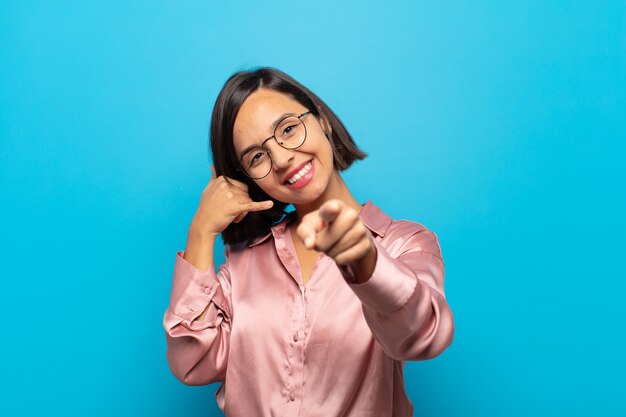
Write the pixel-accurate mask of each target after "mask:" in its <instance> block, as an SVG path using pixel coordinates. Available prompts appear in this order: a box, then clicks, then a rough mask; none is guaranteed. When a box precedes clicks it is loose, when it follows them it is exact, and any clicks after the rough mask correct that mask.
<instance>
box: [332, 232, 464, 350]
mask: <svg viewBox="0 0 626 417" xmlns="http://www.w3.org/2000/svg"><path fill="white" fill-rule="evenodd" d="M407 227H408V226H407ZM374 243H375V245H376V252H377V255H376V265H375V267H374V272H373V273H372V276H371V277H369V279H367V280H366V281H365V282H364V283H360V284H359V283H353V282H355V281H354V280H355V278H356V277H355V275H354V273H353V272H352V271H351V270H350V269H349V268H345V269H344V268H340V270H341V272H342V274H343V275H344V277H345V278H346V281H347V282H348V283H349V285H350V287H351V288H352V290H353V291H354V292H355V294H356V295H357V296H358V297H359V299H360V300H361V302H362V303H363V313H364V316H365V319H366V321H367V323H368V325H369V327H370V329H371V330H372V333H373V334H374V336H375V337H376V339H377V340H378V342H379V343H380V344H381V346H382V347H383V349H384V350H385V352H386V353H387V354H388V355H389V356H391V357H392V358H394V359H397V360H425V359H430V358H433V357H435V356H437V355H439V354H440V353H441V352H443V351H444V350H445V349H446V347H448V346H449V345H450V343H452V338H453V336H454V321H453V316H452V312H451V311H450V307H449V306H448V303H447V301H446V299H445V296H444V289H443V281H444V264H443V260H442V257H441V250H440V248H439V244H438V242H437V237H436V235H435V234H434V233H433V232H431V231H429V230H427V229H424V228H422V229H419V230H417V231H416V232H414V233H412V234H411V235H410V236H409V237H408V239H405V240H404V242H403V243H402V244H401V245H399V246H397V247H395V249H394V250H388V249H387V248H385V247H384V246H383V245H382V244H381V243H380V242H379V241H377V240H374ZM394 246H395V245H394Z"/></svg>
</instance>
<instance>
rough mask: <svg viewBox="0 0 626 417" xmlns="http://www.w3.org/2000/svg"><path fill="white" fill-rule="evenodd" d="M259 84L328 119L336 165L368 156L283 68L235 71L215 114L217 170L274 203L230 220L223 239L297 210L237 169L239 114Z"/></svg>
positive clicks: (236, 239) (264, 228) (252, 234)
mask: <svg viewBox="0 0 626 417" xmlns="http://www.w3.org/2000/svg"><path fill="white" fill-rule="evenodd" d="M261 87H264V88H268V89H272V90H275V91H278V92H280V93H284V94H287V95H288V96H290V97H291V98H293V99H294V100H296V101H297V102H299V103H300V104H302V105H303V106H304V107H306V108H307V109H308V110H309V111H311V113H313V114H314V115H316V116H317V118H318V120H321V121H322V123H324V124H325V123H329V124H330V127H331V134H330V137H328V136H329V135H327V137H328V139H329V141H330V142H331V144H332V149H333V160H334V165H335V169H336V170H337V171H344V170H346V169H347V168H349V167H350V166H351V165H352V163H353V162H354V161H355V160H362V159H364V158H365V157H366V156H367V154H366V153H364V152H362V151H361V150H360V149H359V148H358V147H357V146H356V144H355V143H354V141H353V140H352V137H351V136H350V134H349V133H348V130H347V129H346V128H345V126H344V125H343V123H342V122H341V121H340V120H339V118H338V117H337V116H336V115H335V113H334V112H333V111H332V110H331V109H330V108H329V107H328V106H327V105H326V104H325V103H324V102H323V101H322V100H321V99H320V98H319V97H318V96H317V95H315V94H314V93H313V92H311V91H310V90H309V89H308V88H306V87H305V86H303V85H302V84H300V83H299V82H297V81H296V80H294V79H293V78H291V77H290V76H288V75H287V74H285V73H284V72H282V71H279V70H277V69H275V68H269V67H260V68H257V69H253V70H249V71H245V70H242V71H238V72H236V73H234V74H233V75H232V76H231V77H230V78H229V79H228V80H227V81H226V83H225V84H224V87H222V91H220V93H219V95H218V96H217V100H216V101H215V106H214V108H213V114H212V116H211V132H210V146H211V152H212V157H213V165H214V168H215V175H216V176H218V177H219V176H220V175H225V176H226V177H228V178H233V179H236V180H238V181H241V182H243V183H245V184H247V185H248V194H249V196H250V198H251V199H252V200H253V201H264V200H272V201H273V202H274V205H273V206H272V208H271V209H268V210H262V211H255V212H249V213H248V214H247V215H246V216H245V217H244V218H243V220H242V221H240V222H239V223H234V222H233V223H231V224H230V225H229V226H228V227H227V228H226V229H225V230H224V231H223V232H222V240H223V241H224V243H225V244H236V243H241V242H247V243H249V242H251V241H252V240H254V239H255V238H257V237H259V236H264V235H266V234H267V233H269V232H270V229H271V227H272V226H273V225H275V224H277V223H279V222H280V221H282V220H283V219H284V216H286V215H289V216H293V215H294V213H295V212H294V211H292V212H289V213H287V212H286V211H285V209H286V208H287V206H289V203H284V202H281V201H277V200H275V199H273V198H272V197H270V196H269V195H267V194H266V193H265V192H264V191H263V190H262V189H261V188H260V187H259V186H258V185H257V184H256V183H255V182H254V180H252V179H250V178H249V177H248V176H246V175H245V174H244V173H243V172H241V171H240V169H239V158H237V155H236V154H235V146H234V143H233V128H234V125H235V119H236V118H237V114H238V113H239V109H240V108H241V105H242V104H243V102H244V101H245V100H246V98H248V97H249V96H250V95H251V94H252V93H254V92H255V91H256V90H258V89H259V88H261ZM320 116H321V117H320ZM325 130H326V131H328V129H325Z"/></svg>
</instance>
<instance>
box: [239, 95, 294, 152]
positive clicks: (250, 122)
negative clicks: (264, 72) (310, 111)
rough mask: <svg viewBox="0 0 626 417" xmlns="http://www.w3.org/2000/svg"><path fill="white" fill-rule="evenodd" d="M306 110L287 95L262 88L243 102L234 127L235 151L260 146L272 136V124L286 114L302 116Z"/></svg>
mask: <svg viewBox="0 0 626 417" xmlns="http://www.w3.org/2000/svg"><path fill="white" fill-rule="evenodd" d="M305 111H306V108H305V107H304V106H303V105H302V104H300V103H298V102H297V101H296V100H294V99H293V98H291V97H290V96H288V95H287V94H284V93H281V92H278V91H275V90H270V89H267V88H260V89H258V90H257V91H255V92H254V93H252V94H250V96H249V97H248V98H247V99H246V100H245V101H244V102H243V104H242V105H241V108H240V109H239V113H238V114H237V118H236V119H235V124H234V126H233V141H234V145H235V150H236V151H239V150H240V149H243V148H245V147H246V146H249V145H255V144H260V143H261V141H262V140H264V139H266V138H268V137H270V136H272V134H273V133H274V129H273V127H272V123H274V121H275V120H276V119H277V118H279V117H280V116H281V115H282V114H284V113H295V114H300V113H303V112H305Z"/></svg>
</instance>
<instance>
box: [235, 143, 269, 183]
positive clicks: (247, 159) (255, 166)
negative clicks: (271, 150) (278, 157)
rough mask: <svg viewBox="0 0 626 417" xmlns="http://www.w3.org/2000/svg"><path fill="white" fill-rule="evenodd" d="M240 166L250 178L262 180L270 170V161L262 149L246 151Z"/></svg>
mask: <svg viewBox="0 0 626 417" xmlns="http://www.w3.org/2000/svg"><path fill="white" fill-rule="evenodd" d="M241 164H242V165H243V168H244V169H245V170H246V174H248V176H249V177H251V178H263V177H264V176H266V175H267V173H268V172H270V170H271V169H272V161H271V160H270V157H269V155H268V154H267V151H266V150H265V149H263V148H255V149H252V150H250V151H248V152H247V153H246V154H245V155H244V156H243V159H242V160H241Z"/></svg>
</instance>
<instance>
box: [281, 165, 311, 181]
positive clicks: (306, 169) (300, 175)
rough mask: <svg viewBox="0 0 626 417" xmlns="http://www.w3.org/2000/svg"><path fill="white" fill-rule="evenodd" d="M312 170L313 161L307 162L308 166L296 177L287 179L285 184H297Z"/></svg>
mask: <svg viewBox="0 0 626 417" xmlns="http://www.w3.org/2000/svg"><path fill="white" fill-rule="evenodd" d="M311 168H313V161H309V162H307V163H306V165H305V166H304V167H302V169H301V170H300V171H298V172H297V173H296V175H294V176H293V177H291V178H289V179H287V180H286V181H285V184H294V183H296V182H297V181H298V180H299V179H300V178H302V177H304V176H305V175H306V174H307V173H308V172H309V171H310V170H311Z"/></svg>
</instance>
